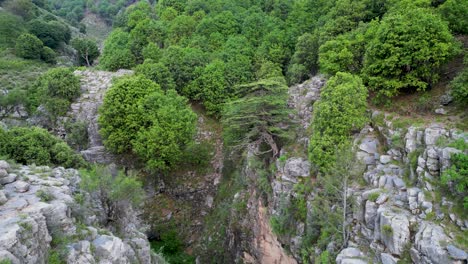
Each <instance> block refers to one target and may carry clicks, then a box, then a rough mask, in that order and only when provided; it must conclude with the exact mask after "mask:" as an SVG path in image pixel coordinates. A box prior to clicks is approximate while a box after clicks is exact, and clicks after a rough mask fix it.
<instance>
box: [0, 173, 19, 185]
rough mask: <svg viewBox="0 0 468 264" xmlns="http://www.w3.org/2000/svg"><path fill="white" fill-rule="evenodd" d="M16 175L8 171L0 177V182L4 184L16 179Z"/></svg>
mask: <svg viewBox="0 0 468 264" xmlns="http://www.w3.org/2000/svg"><path fill="white" fill-rule="evenodd" d="M17 178H18V176H17V175H16V174H13V173H10V174H8V176H6V177H3V178H0V184H2V185H5V184H9V183H12V182H14V181H16V179H17Z"/></svg>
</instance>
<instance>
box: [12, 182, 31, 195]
mask: <svg viewBox="0 0 468 264" xmlns="http://www.w3.org/2000/svg"><path fill="white" fill-rule="evenodd" d="M15 190H16V191H17V192H19V193H24V192H27V191H29V183H27V182H24V181H17V182H16V183H15Z"/></svg>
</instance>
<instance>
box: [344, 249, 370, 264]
mask: <svg viewBox="0 0 468 264" xmlns="http://www.w3.org/2000/svg"><path fill="white" fill-rule="evenodd" d="M367 263H368V261H367V257H366V256H365V255H364V253H362V252H361V251H360V250H359V249H357V248H354V247H349V248H345V249H343V250H342V251H341V252H340V253H339V254H338V256H337V257H336V264H367Z"/></svg>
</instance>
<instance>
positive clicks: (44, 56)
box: [41, 46, 57, 64]
mask: <svg viewBox="0 0 468 264" xmlns="http://www.w3.org/2000/svg"><path fill="white" fill-rule="evenodd" d="M41 60H43V61H44V62H47V63H50V64H55V63H57V54H56V53H55V51H54V50H53V49H51V48H49V47H46V46H44V47H42V51H41Z"/></svg>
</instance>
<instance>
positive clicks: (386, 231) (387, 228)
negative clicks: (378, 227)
mask: <svg viewBox="0 0 468 264" xmlns="http://www.w3.org/2000/svg"><path fill="white" fill-rule="evenodd" d="M382 233H383V234H384V235H386V236H390V235H392V234H393V228H392V226H391V225H383V226H382Z"/></svg>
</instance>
